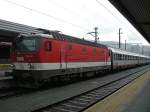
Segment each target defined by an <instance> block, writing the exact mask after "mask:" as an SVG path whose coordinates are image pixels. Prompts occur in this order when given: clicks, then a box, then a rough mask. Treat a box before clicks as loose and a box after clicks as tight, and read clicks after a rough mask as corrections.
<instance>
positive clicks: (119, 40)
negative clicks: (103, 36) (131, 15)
mask: <svg viewBox="0 0 150 112" xmlns="http://www.w3.org/2000/svg"><path fill="white" fill-rule="evenodd" d="M121 30H122V28H119V49H120V48H121V34H123V33H122V32H121Z"/></svg>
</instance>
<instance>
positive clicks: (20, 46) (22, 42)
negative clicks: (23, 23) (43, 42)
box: [15, 37, 39, 52]
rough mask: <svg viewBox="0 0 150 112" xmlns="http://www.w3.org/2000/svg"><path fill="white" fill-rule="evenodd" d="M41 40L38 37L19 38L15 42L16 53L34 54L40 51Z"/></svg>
mask: <svg viewBox="0 0 150 112" xmlns="http://www.w3.org/2000/svg"><path fill="white" fill-rule="evenodd" d="M38 46H39V38H37V37H19V38H17V40H16V42H15V51H19V52H34V51H37V50H38V48H39V47H38Z"/></svg>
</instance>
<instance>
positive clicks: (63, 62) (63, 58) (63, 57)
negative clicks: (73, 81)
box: [60, 44, 67, 69]
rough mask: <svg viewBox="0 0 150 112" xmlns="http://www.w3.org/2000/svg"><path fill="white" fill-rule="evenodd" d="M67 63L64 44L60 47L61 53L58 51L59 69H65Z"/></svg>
mask: <svg viewBox="0 0 150 112" xmlns="http://www.w3.org/2000/svg"><path fill="white" fill-rule="evenodd" d="M66 68H67V63H66V47H65V45H64V44H62V45H61V51H60V69H66Z"/></svg>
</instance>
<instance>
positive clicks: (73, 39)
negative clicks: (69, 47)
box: [41, 31, 107, 48]
mask: <svg viewBox="0 0 150 112" xmlns="http://www.w3.org/2000/svg"><path fill="white" fill-rule="evenodd" d="M43 35H44V34H41V36H43ZM46 35H47V36H46ZM48 35H52V36H53V38H55V39H59V40H66V41H68V42H73V43H78V44H84V45H91V46H94V47H101V48H107V46H105V45H102V44H99V43H95V42H91V41H88V40H84V39H80V38H77V37H73V36H69V35H65V34H61V33H59V31H48V32H46V33H45V36H44V37H48Z"/></svg>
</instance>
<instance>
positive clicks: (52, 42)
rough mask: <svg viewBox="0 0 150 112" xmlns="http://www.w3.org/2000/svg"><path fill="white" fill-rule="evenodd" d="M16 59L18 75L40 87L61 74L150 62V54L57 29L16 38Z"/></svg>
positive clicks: (90, 72) (75, 74)
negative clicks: (80, 37)
mask: <svg viewBox="0 0 150 112" xmlns="http://www.w3.org/2000/svg"><path fill="white" fill-rule="evenodd" d="M11 59H12V63H13V65H14V66H15V67H14V70H13V76H14V79H15V80H16V81H17V82H19V84H21V85H24V86H31V87H34V86H35V87H39V86H41V85H42V84H44V83H45V82H49V81H52V80H57V79H60V78H62V77H63V78H66V79H70V78H72V77H78V78H82V77H85V76H88V75H94V74H95V73H98V72H104V71H112V70H118V69H124V68H130V67H134V66H138V65H145V64H148V63H150V57H148V56H144V55H140V54H135V53H131V52H127V51H123V50H120V49H115V48H110V47H107V46H105V45H102V44H99V43H94V42H90V41H87V40H83V39H79V38H75V37H72V36H68V35H65V34H61V33H59V32H55V31H48V33H47V34H32V35H28V36H20V37H18V38H16V40H15V42H14V44H13V51H12V56H11Z"/></svg>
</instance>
